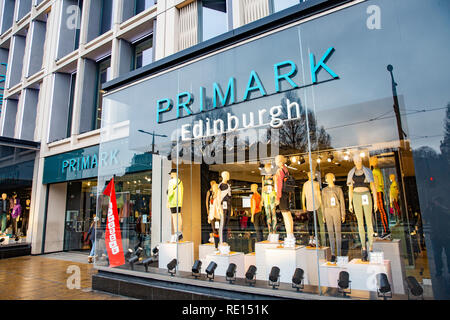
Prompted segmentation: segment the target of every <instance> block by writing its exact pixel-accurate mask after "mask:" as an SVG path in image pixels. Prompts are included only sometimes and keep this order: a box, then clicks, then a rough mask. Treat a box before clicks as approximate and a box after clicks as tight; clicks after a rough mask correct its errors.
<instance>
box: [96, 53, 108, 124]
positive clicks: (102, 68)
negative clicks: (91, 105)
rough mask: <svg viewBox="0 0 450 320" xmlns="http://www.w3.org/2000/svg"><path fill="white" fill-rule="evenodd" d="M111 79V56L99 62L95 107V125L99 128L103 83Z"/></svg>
mask: <svg viewBox="0 0 450 320" xmlns="http://www.w3.org/2000/svg"><path fill="white" fill-rule="evenodd" d="M109 80H111V58H107V59H105V60H102V61H99V62H98V63H97V97H96V99H97V107H96V108H95V115H96V116H95V118H94V119H95V127H94V129H99V128H100V126H101V121H102V108H103V102H102V101H103V93H102V90H101V88H102V84H104V83H105V82H107V81H109Z"/></svg>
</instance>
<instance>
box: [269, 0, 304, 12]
mask: <svg viewBox="0 0 450 320" xmlns="http://www.w3.org/2000/svg"><path fill="white" fill-rule="evenodd" d="M305 1H306V0H270V2H271V3H270V5H271V7H272V10H271V11H272V12H278V11H282V10H284V9H287V8H290V7H292V6H295V5H296V4H299V3H300V2H305Z"/></svg>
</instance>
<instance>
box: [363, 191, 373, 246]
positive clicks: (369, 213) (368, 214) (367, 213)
mask: <svg viewBox="0 0 450 320" xmlns="http://www.w3.org/2000/svg"><path fill="white" fill-rule="evenodd" d="M368 196H369V204H368V205H363V209H364V216H365V218H366V227H367V238H368V239H369V251H372V246H373V220H372V213H373V209H372V208H373V206H372V205H373V204H372V198H371V196H370V194H368Z"/></svg>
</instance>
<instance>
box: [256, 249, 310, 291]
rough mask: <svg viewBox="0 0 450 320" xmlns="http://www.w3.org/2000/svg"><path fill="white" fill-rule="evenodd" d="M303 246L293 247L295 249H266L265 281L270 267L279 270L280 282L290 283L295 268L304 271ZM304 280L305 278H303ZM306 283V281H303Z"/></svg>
mask: <svg viewBox="0 0 450 320" xmlns="http://www.w3.org/2000/svg"><path fill="white" fill-rule="evenodd" d="M304 248H305V247H304V246H298V245H297V246H295V248H286V247H279V246H278V247H276V248H268V249H266V256H265V259H266V263H265V274H263V276H264V278H265V279H269V274H270V271H271V270H272V267H274V266H276V267H278V268H280V282H285V283H292V276H293V275H294V272H295V269H296V268H302V269H303V270H304V261H302V259H301V258H302V254H301V252H302V251H304ZM305 279H306V277H305ZM305 283H306V281H305Z"/></svg>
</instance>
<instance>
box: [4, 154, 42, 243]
mask: <svg viewBox="0 0 450 320" xmlns="http://www.w3.org/2000/svg"><path fill="white" fill-rule="evenodd" d="M35 155H36V153H35V151H31V150H26V149H21V148H13V147H7V146H1V147H0V159H1V160H0V238H1V239H3V240H0V241H1V245H2V246H8V245H14V244H15V243H21V242H26V236H27V231H28V228H29V226H30V223H29V221H30V220H29V218H30V208H31V190H32V180H33V169H34V157H35Z"/></svg>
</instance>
